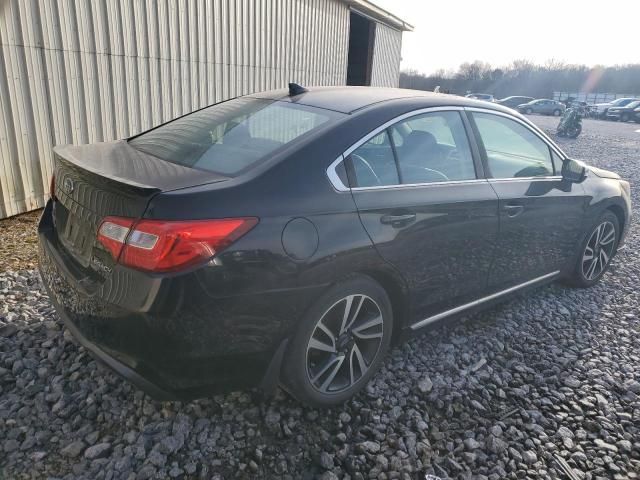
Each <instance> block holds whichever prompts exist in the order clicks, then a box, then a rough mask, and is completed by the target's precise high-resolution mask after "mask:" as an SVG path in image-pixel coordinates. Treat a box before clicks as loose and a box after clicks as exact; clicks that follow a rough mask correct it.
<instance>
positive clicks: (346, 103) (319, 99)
mask: <svg viewBox="0 0 640 480" xmlns="http://www.w3.org/2000/svg"><path fill="white" fill-rule="evenodd" d="M307 88H308V91H307V92H305V93H302V94H299V95H294V96H290V95H289V92H288V90H285V89H282V90H272V91H268V92H260V93H254V94H251V95H248V97H252V98H264V99H270V100H279V101H283V102H291V103H297V104H301V105H306V106H310V107H317V108H324V109H327V110H334V111H336V112H342V113H347V114H351V113H354V112H356V111H358V110H361V109H363V108H366V107H369V106H371V105H375V104H379V103H382V102H385V103H387V102H392V101H394V100H403V99H408V98H416V99H420V100H421V101H420V104H421V106H422V107H425V106H434V107H435V106H463V107H465V106H468V107H482V108H487V107H488V106H489V105H492V104H489V103H487V102H483V101H480V100H474V99H471V98H466V97H459V96H457V95H447V94H443V93H434V92H427V91H424V90H409V89H403V88H379V87H307ZM496 110H501V108H496Z"/></svg>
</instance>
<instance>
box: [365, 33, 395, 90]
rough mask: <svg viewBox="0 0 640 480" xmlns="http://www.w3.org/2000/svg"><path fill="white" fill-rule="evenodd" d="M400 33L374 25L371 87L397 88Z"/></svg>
mask: <svg viewBox="0 0 640 480" xmlns="http://www.w3.org/2000/svg"><path fill="white" fill-rule="evenodd" d="M401 49H402V32H401V31H399V30H396V29H394V28H391V27H388V26H387V25H384V24H382V23H376V30H375V42H374V45H373V66H372V69H371V86H372V87H397V86H398V81H399V78H400V51H401Z"/></svg>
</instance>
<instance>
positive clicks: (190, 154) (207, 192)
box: [39, 85, 631, 405]
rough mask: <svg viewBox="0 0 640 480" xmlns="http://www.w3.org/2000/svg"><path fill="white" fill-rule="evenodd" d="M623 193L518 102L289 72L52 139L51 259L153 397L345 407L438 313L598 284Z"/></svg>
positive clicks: (86, 316)
mask: <svg viewBox="0 0 640 480" xmlns="http://www.w3.org/2000/svg"><path fill="white" fill-rule="evenodd" d="M630 210H631V205H630V197H629V184H628V183H627V182H626V181H624V180H621V179H620V177H619V176H618V175H616V174H615V173H611V172H608V171H604V170H600V169H597V168H591V167H587V166H585V165H584V164H582V163H580V162H578V161H575V160H572V159H569V158H567V157H566V155H565V154H564V153H563V152H562V151H561V150H560V149H559V148H558V146H557V145H555V144H554V143H553V142H552V141H551V140H550V139H549V137H547V136H546V135H545V134H544V133H543V132H542V131H541V130H539V129H538V128H537V127H535V126H534V125H533V124H532V123H530V122H529V121H528V120H527V119H526V118H524V117H522V116H520V115H519V114H517V113H515V112H514V111H512V110H509V109H507V108H504V107H501V106H497V105H494V104H490V103H487V102H482V101H478V100H472V99H466V98H461V97H454V96H450V95H439V94H433V93H426V92H425V93H423V92H417V91H412V90H398V89H374V88H366V87H364V88H363V87H331V88H311V89H309V90H305V89H303V88H300V87H297V86H295V85H292V87H291V89H290V91H289V92H287V91H275V92H267V93H260V94H254V95H249V96H246V97H241V98H236V99H233V100H229V101H226V102H223V103H219V104H216V105H212V106H209V107H206V108H203V109H201V110H199V111H196V112H194V113H191V114H189V115H186V116H183V117H181V118H178V119H176V120H173V121H171V122H169V123H166V124H164V125H161V126H159V127H156V128H154V129H152V130H149V131H147V132H145V133H142V134H140V135H137V136H135V137H133V138H129V139H127V140H123V141H116V142H108V143H100V144H95V145H84V146H63V147H57V148H56V149H55V177H54V180H53V181H52V184H51V199H50V200H49V202H48V203H47V205H46V208H45V211H44V213H43V216H42V219H41V222H40V225H39V239H40V271H41V275H42V278H43V281H44V283H45V285H46V287H47V289H48V291H49V294H50V297H51V299H52V301H53V303H54V305H55V307H56V309H57V311H58V313H59V314H60V317H61V318H62V319H63V320H64V322H65V323H66V325H67V327H68V329H69V330H70V331H71V332H72V333H73V335H74V336H75V337H76V338H77V339H78V341H79V342H80V343H81V344H82V345H84V346H85V347H86V348H87V349H88V350H89V351H90V352H92V354H93V355H94V356H95V357H97V358H98V359H100V360H102V361H103V362H104V363H106V364H107V365H109V366H110V367H112V368H113V369H114V370H116V371H117V372H119V373H120V374H122V375H123V376H124V377H126V378H128V379H129V380H131V381H132V382H134V383H135V384H137V385H138V386H139V387H141V388H142V389H144V390H145V391H147V392H149V393H151V394H152V395H153V396H155V397H157V398H193V397H197V396H204V395H208V394H210V393H212V392H219V391H224V390H230V389H239V388H247V387H254V386H259V387H261V388H263V389H265V390H267V391H268V390H271V389H273V388H274V387H275V386H276V385H278V384H280V385H282V386H283V388H285V389H286V390H287V391H288V392H290V393H291V394H292V395H294V396H295V397H297V398H298V399H299V400H300V401H303V402H307V403H310V404H315V405H332V404H337V403H339V402H343V401H345V400H346V399H348V398H350V397H351V396H352V395H353V394H355V393H356V392H357V391H358V390H359V389H361V388H362V387H363V386H364V385H365V384H366V383H367V381H368V380H369V379H370V378H371V377H372V376H373V375H374V374H375V372H376V370H377V369H378V368H379V367H380V364H381V362H382V361H383V359H384V356H385V353H386V352H387V351H388V349H389V348H390V346H391V345H393V344H396V343H397V342H400V341H402V340H403V339H405V338H406V337H407V336H408V335H410V334H412V333H415V332H420V331H422V330H423V329H424V328H425V327H427V326H430V325H434V324H435V323H437V322H438V321H439V320H442V319H447V320H450V319H453V318H455V317H457V316H459V315H463V314H467V313H469V312H471V311H474V310H476V309H478V308H483V307H487V306H489V305H491V304H493V303H494V302H496V301H499V300H504V299H506V298H508V297H509V296H510V295H512V294H514V293H516V292H520V291H522V290H525V289H527V288H529V287H533V286H538V285H542V284H544V283H547V282H552V281H555V280H563V281H565V282H569V283H571V284H573V285H576V286H579V287H588V286H591V285H593V284H594V283H596V282H597V281H598V280H600V278H602V276H603V275H604V273H605V272H606V271H607V268H608V267H609V265H610V262H611V259H612V258H613V256H614V255H615V254H616V252H617V250H618V249H619V247H620V245H621V244H622V243H623V241H624V238H625V233H626V231H627V227H628V225H629V215H630Z"/></svg>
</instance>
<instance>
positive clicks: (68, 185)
mask: <svg viewBox="0 0 640 480" xmlns="http://www.w3.org/2000/svg"><path fill="white" fill-rule="evenodd" d="M62 187H63V188H64V191H65V192H66V193H71V192H73V189H74V185H73V180H71V179H70V178H65V179H64V183H63V184H62Z"/></svg>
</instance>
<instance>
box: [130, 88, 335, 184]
mask: <svg viewBox="0 0 640 480" xmlns="http://www.w3.org/2000/svg"><path fill="white" fill-rule="evenodd" d="M340 116H342V115H341V114H339V113H337V112H332V111H329V110H323V109H319V108H314V107H308V106H305V105H299V104H293V103H287V102H279V101H273V100H264V99H256V98H236V99H234V100H229V101H227V102H222V103H218V104H215V105H212V106H210V107H206V108H204V109H202V110H198V111H196V112H194V113H191V114H189V115H185V116H184V117H180V118H178V119H176V120H173V121H171V122H169V123H167V124H164V125H161V126H159V127H157V128H155V129H153V130H150V131H148V132H145V133H143V134H141V135H138V136H137V137H134V138H132V139H131V140H129V145H131V146H132V147H134V148H135V149H137V150H140V151H143V152H145V153H148V154H150V155H153V156H156V157H158V158H161V159H163V160H166V161H168V162H171V163H177V164H179V165H183V166H186V167H192V168H197V169H201V170H207V171H212V172H216V173H220V174H222V175H227V176H235V175H238V174H240V173H242V172H243V171H244V170H247V169H249V168H250V167H252V166H254V165H256V164H258V163H259V162H261V161H262V160H264V159H266V158H267V157H268V156H269V155H270V154H272V153H274V152H275V151H276V150H278V149H280V148H281V147H284V146H285V145H287V144H288V143H290V142H293V141H294V140H296V139H298V138H300V137H302V136H304V135H306V134H308V133H310V132H312V131H314V130H316V129H318V128H320V127H321V126H323V125H325V124H327V123H328V122H330V121H332V120H335V119H337V118H339V117H340Z"/></svg>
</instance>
